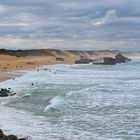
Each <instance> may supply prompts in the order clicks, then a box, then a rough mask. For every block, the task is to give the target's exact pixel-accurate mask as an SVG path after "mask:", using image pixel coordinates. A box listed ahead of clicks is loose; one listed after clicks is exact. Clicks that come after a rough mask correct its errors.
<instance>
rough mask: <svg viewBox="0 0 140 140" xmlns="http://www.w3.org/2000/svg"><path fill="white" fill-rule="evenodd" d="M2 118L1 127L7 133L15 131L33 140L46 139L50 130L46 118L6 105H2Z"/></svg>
mask: <svg viewBox="0 0 140 140" xmlns="http://www.w3.org/2000/svg"><path fill="white" fill-rule="evenodd" d="M0 120H1V121H0V128H2V129H3V130H4V131H5V133H8V134H11V133H14V134H16V135H18V136H20V137H28V138H29V139H31V140H46V137H47V134H48V133H49V131H50V129H49V124H47V123H46V122H45V118H43V117H40V116H34V115H32V114H31V113H29V112H24V111H20V110H17V109H13V108H9V107H5V106H0ZM45 124H46V125H45ZM21 134H22V135H21Z"/></svg>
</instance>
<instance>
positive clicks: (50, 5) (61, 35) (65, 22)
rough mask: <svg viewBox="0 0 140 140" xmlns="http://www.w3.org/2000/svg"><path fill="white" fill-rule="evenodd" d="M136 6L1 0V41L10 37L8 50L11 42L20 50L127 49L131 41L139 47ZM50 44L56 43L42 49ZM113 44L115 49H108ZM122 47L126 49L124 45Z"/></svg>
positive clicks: (114, 1) (109, 0)
mask: <svg viewBox="0 0 140 140" xmlns="http://www.w3.org/2000/svg"><path fill="white" fill-rule="evenodd" d="M139 4H140V1H139V0H133V2H132V0H123V1H122V0H106V2H103V0H93V1H91V0H86V1H85V0H76V1H75V0H24V1H18V0H6V1H4V0H2V1H0V30H1V32H0V38H1V39H4V38H5V39H7V36H10V38H8V39H9V40H11V43H10V44H12V45H9V46H11V48H12V47H13V46H14V41H15V39H14V38H17V40H18V41H19V42H20V43H19V44H18V43H17V44H16V43H15V46H19V48H22V47H25V48H28V47H29V48H33V47H35V48H37V47H38V48H41V47H43V48H45V47H54V48H56V46H57V47H58V48H59V47H60V48H65V49H70V48H73V49H74V48H75V49H76V48H80V47H81V49H86V48H90V49H92V48H93V49H95V48H101V46H102V47H103V48H105V46H106V48H107V46H108V48H111V46H112V48H114V47H113V46H116V48H118V46H117V45H120V44H119V43H118V42H120V41H123V42H127V41H128V43H127V45H128V46H129V44H131V43H130V42H132V41H133V43H134V42H136V44H137V45H138V42H139V36H140V9H139ZM11 36H12V37H11ZM12 40H13V41H12ZM17 40H16V41H17ZM29 40H30V41H29ZM50 40H53V42H55V41H56V43H49V46H48V45H45V44H46V42H47V41H50ZM58 40H59V41H60V40H61V43H60V42H59V41H58ZM62 40H63V41H62ZM85 40H88V41H85ZM1 41H2V40H1ZM7 41H8V40H7ZM95 41H96V42H95ZM2 42H3V41H2ZM12 42H13V43H12ZM25 42H26V43H25ZM33 42H35V43H33ZM41 42H42V43H41ZM44 42H45V43H44ZM58 42H59V43H58ZM64 42H65V43H64ZM89 42H91V43H89ZM101 42H104V43H101ZM112 42H114V45H110V44H112ZM115 42H116V43H117V45H115ZM5 43H6V41H5ZM22 43H23V44H24V45H22ZM47 43H48V42H47ZM78 43H79V44H78ZM82 43H83V44H84V45H83V44H82ZM92 43H95V44H96V45H93V44H92ZM133 43H132V44H133ZM25 44H26V46H25ZM36 44H38V45H36ZM99 44H100V45H99ZM105 44H106V45H105ZM2 45H4V44H1V46H2ZM123 45H124V48H126V46H127V45H125V44H124V43H123ZM5 46H8V44H6V45H5ZM78 46H80V47H78ZM109 46H110V47H109ZM120 46H122V45H120ZM133 46H134V45H133ZM135 48H136V47H135ZM137 48H139V45H138V46H137Z"/></svg>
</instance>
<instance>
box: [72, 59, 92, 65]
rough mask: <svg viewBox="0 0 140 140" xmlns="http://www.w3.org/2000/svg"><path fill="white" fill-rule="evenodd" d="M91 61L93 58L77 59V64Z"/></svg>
mask: <svg viewBox="0 0 140 140" xmlns="http://www.w3.org/2000/svg"><path fill="white" fill-rule="evenodd" d="M90 62H92V60H91V59H79V60H76V61H75V64H89V63H90Z"/></svg>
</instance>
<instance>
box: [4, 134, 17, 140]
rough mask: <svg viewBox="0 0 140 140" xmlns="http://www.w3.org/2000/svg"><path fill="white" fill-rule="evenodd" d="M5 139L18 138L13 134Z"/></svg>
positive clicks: (13, 139)
mask: <svg viewBox="0 0 140 140" xmlns="http://www.w3.org/2000/svg"><path fill="white" fill-rule="evenodd" d="M6 140H18V139H17V137H16V136H15V135H9V136H8V137H7V139H6Z"/></svg>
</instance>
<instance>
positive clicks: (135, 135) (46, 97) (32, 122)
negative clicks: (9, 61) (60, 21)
mask: <svg viewBox="0 0 140 140" xmlns="http://www.w3.org/2000/svg"><path fill="white" fill-rule="evenodd" d="M132 59H133V60H132V61H131V62H128V63H125V64H117V65H110V66H109V65H92V64H89V65H52V66H43V67H42V68H41V69H40V71H39V72H38V71H37V70H31V71H26V74H24V75H23V76H21V77H18V78H16V79H15V80H8V81H5V82H2V83H0V88H11V89H12V90H13V91H14V92H16V93H17V95H16V96H15V97H11V98H5V99H0V103H1V105H0V128H2V129H4V130H5V131H6V132H7V133H14V134H17V135H20V134H22V135H23V136H25V137H26V136H27V137H28V138H29V139H31V140H140V58H132ZM45 68H47V70H46V69H45ZM32 83H33V85H32Z"/></svg>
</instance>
